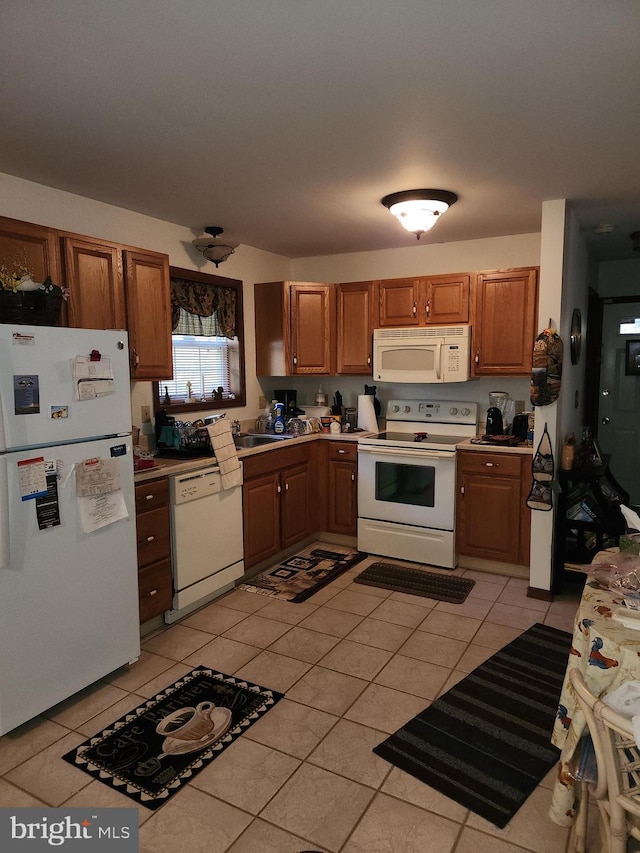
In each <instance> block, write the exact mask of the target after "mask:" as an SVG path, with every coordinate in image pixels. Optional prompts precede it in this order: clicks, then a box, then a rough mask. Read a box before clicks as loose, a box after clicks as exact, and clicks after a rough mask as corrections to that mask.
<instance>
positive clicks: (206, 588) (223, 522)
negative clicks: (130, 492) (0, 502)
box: [165, 465, 244, 623]
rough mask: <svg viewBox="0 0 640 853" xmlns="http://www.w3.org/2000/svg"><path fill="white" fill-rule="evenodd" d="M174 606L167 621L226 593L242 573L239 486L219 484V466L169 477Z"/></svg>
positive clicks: (166, 614) (220, 480) (240, 493)
mask: <svg viewBox="0 0 640 853" xmlns="http://www.w3.org/2000/svg"><path fill="white" fill-rule="evenodd" d="M169 492H170V499H171V552H172V558H173V588H174V592H173V602H172V604H173V606H172V609H171V610H167V611H166V613H165V622H169V623H170V622H175V621H176V619H179V618H181V617H182V616H185V615H186V614H187V613H189V612H191V611H192V610H195V609H196V607H199V606H201V605H202V604H205V603H206V602H207V601H210V600H211V599H213V598H215V597H216V596H218V595H221V594H222V593H223V592H227V590H230V589H232V588H233V586H234V581H235V580H237V579H238V578H241V577H242V575H243V574H244V559H243V557H244V552H243V541H242V486H241V485H239V486H234V487H232V488H230V489H223V488H222V477H221V475H220V469H219V468H218V466H217V465H216V466H211V467H209V468H201V469H198V470H197V471H193V472H192V473H189V474H176V475H175V476H173V477H171V476H170V477H169Z"/></svg>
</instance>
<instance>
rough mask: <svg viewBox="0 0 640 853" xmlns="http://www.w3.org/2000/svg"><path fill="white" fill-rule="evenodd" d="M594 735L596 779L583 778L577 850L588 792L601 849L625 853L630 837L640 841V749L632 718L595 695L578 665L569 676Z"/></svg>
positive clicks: (583, 840) (581, 846)
mask: <svg viewBox="0 0 640 853" xmlns="http://www.w3.org/2000/svg"><path fill="white" fill-rule="evenodd" d="M569 679H570V681H571V685H572V687H573V689H574V690H575V692H576V696H577V697H578V704H579V706H580V710H581V711H582V712H583V714H584V716H585V720H586V722H587V725H588V727H589V733H590V734H591V738H592V740H593V746H594V750H595V755H596V763H597V767H598V781H597V783H593V784H588V783H585V782H583V783H582V791H581V803H580V810H579V813H578V819H577V822H576V827H575V833H574V850H575V851H576V853H584V850H585V845H586V829H587V816H588V801H589V796H590V795H591V797H593V799H595V801H596V802H597V804H598V808H599V810H600V834H601V839H602V850H603V851H606V853H626V850H627V841H628V840H629V838H636V839H639V840H640V749H638V747H637V746H636V741H635V737H634V734H633V727H632V724H631V720H630V719H629V718H628V717H623V716H622V715H621V714H618V713H617V712H616V711H614V710H613V709H611V708H609V707H608V706H607V705H605V703H604V702H602V701H601V700H600V699H598V697H597V696H594V695H593V693H591V691H590V690H589V688H588V687H587V685H586V684H585V680H584V677H583V675H582V673H581V672H580V671H579V670H578V669H572V670H571V673H570V675H569Z"/></svg>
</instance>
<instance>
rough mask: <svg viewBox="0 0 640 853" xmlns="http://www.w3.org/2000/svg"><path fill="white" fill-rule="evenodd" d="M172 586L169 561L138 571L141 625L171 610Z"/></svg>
mask: <svg viewBox="0 0 640 853" xmlns="http://www.w3.org/2000/svg"><path fill="white" fill-rule="evenodd" d="M172 584H173V579H172V575H171V561H170V560H162V561H161V562H159V563H154V565H152V566H147V568H145V569H140V571H139V572H138V600H139V605H140V622H141V623H142V622H147V621H148V620H149V619H151V618H153V617H154V616H158V615H159V614H160V613H164V611H165V610H170V609H171V599H172V597H173V590H172Z"/></svg>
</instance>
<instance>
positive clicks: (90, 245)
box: [62, 237, 127, 329]
mask: <svg viewBox="0 0 640 853" xmlns="http://www.w3.org/2000/svg"><path fill="white" fill-rule="evenodd" d="M62 245H63V248H64V266H65V278H66V284H67V286H68V287H69V290H70V293H69V302H68V313H69V325H70V326H74V327H75V328H77V329H126V328H127V315H126V311H125V305H124V278H123V272H122V253H121V251H120V249H118V248H116V247H115V246H112V245H109V244H108V243H99V242H97V241H95V240H81V239H80V238H76V237H64V238H63V241H62Z"/></svg>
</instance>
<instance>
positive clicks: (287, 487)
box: [284, 483, 289, 492]
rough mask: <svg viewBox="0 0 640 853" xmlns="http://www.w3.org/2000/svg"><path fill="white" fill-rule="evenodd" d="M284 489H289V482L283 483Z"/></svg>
mask: <svg viewBox="0 0 640 853" xmlns="http://www.w3.org/2000/svg"><path fill="white" fill-rule="evenodd" d="M284 490H285V492H288V491H289V483H285V484H284Z"/></svg>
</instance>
